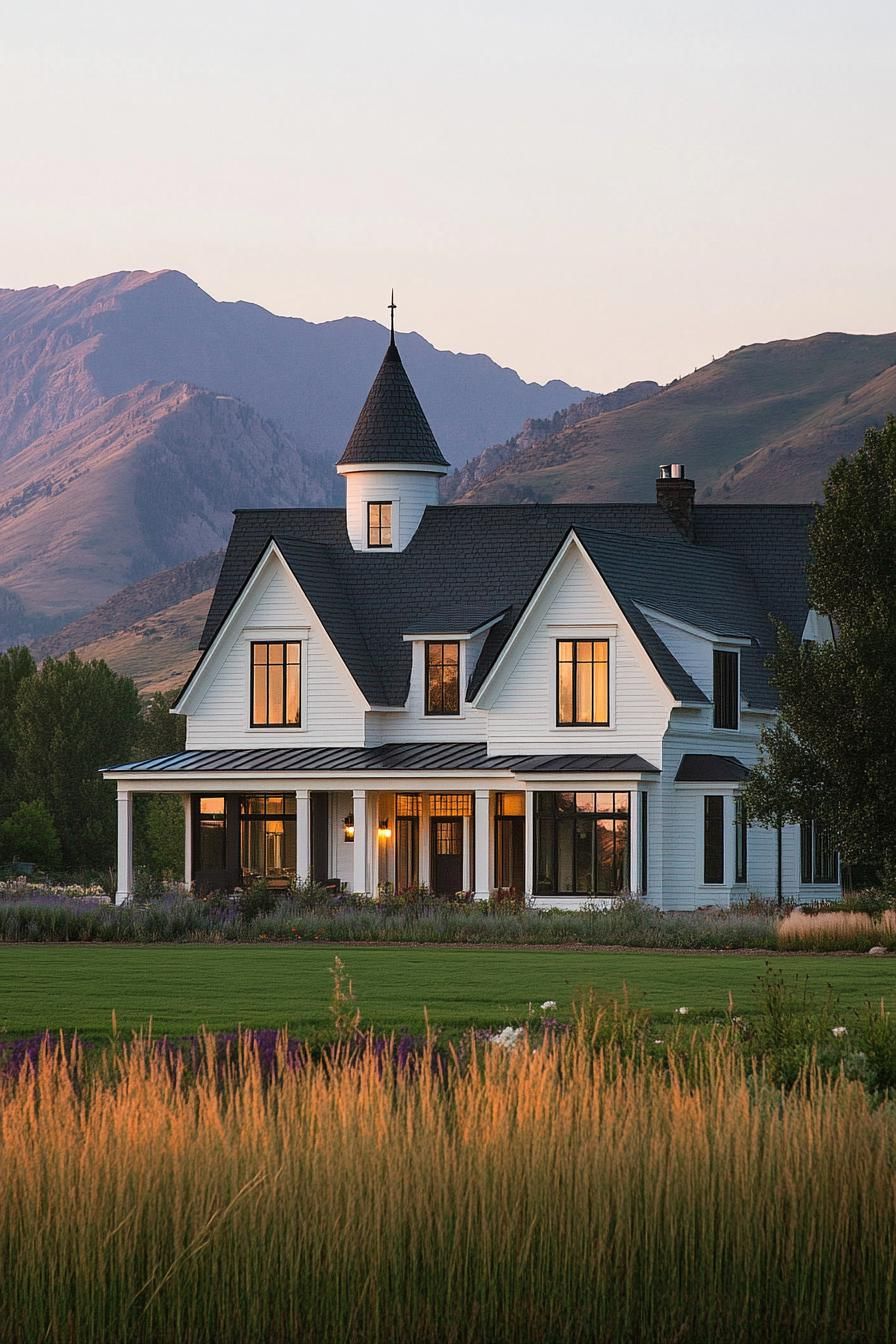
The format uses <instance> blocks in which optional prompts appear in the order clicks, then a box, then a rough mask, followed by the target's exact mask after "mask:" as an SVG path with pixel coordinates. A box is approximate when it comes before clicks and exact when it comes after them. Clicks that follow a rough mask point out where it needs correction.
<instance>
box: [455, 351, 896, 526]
mask: <svg viewBox="0 0 896 1344" xmlns="http://www.w3.org/2000/svg"><path fill="white" fill-rule="evenodd" d="M894 365H896V334H890V335H885V336H849V335H844V334H842V333H838V332H833V333H826V334H824V335H820V336H812V337H808V338H807V339H805V340H798V341H774V342H770V343H768V344H763V345H750V346H742V347H741V348H740V349H739V350H733V351H731V353H730V354H727V355H725V356H724V357H723V358H721V359H717V360H714V361H713V362H712V363H711V364H708V365H706V367H705V368H702V369H697V370H696V371H695V372H694V373H692V374H689V375H688V377H686V378H681V379H678V380H676V381H675V382H674V383H671V384H669V386H668V387H665V388H663V389H662V390H661V391H659V392H658V393H656V394H655V395H650V396H646V397H643V398H639V399H638V400H637V401H635V402H634V403H633V404H629V405H626V406H621V407H618V408H615V409H613V408H601V407H599V408H598V413H597V414H594V415H585V416H584V417H581V416H579V414H578V410H579V408H577V407H573V408H571V411H570V412H567V415H566V421H565V423H564V424H563V425H562V426H561V427H560V428H559V429H558V430H557V431H556V432H552V433H550V434H547V435H536V436H535V437H528V436H526V435H523V436H521V437H520V438H519V441H518V442H516V443H513V441H511V442H512V443H513V447H512V449H511V450H510V451H509V452H508V453H501V452H499V453H498V455H497V456H496V457H494V458H492V459H490V456H489V454H490V453H494V450H488V451H486V452H485V453H483V454H481V455H480V456H479V457H478V458H473V459H471V461H470V462H468V463H467V464H466V465H465V466H464V467H463V468H462V470H461V471H460V472H456V473H454V474H453V475H452V476H450V477H449V478H448V480H447V481H446V483H445V494H446V498H449V499H452V500H454V501H455V502H473V503H486V502H502V501H504V502H523V501H526V500H533V501H545V500H555V501H573V500H589V499H592V500H598V499H600V500H638V499H650V498H651V497H652V494H653V489H654V486H653V482H654V480H655V478H656V474H657V468H658V467H659V465H660V463H663V462H683V463H684V464H685V467H686V469H687V473H688V475H689V476H692V477H693V478H694V479H695V480H696V482H697V490H698V498H700V499H702V500H703V501H712V502H714V503H728V502H732V503H733V502H737V503H768V502H773V503H799V502H806V501H808V500H811V499H817V498H818V497H819V496H820V493H821V485H822V481H823V480H824V477H825V474H826V473H827V470H828V468H829V467H830V465H831V464H832V463H833V462H834V461H835V460H836V459H837V458H838V457H840V456H842V455H843V453H845V452H849V451H850V450H851V449H854V448H856V447H857V446H858V445H859V443H861V440H862V435H863V434H864V431H865V429H866V428H867V427H868V425H871V424H880V423H881V422H882V421H883V419H884V418H885V416H886V414H887V412H889V411H896V367H894ZM588 404H589V403H588V402H585V403H583V406H585V407H586V408H587V406H588Z"/></svg>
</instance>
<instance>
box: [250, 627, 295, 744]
mask: <svg viewBox="0 0 896 1344" xmlns="http://www.w3.org/2000/svg"><path fill="white" fill-rule="evenodd" d="M250 694H251V702H250V703H251V706H252V717H251V724H252V727H253V728H299V727H301V723H302V645H301V644H300V643H299V641H298V640H294V641H283V642H282V643H281V642H279V641H278V642H276V643H267V642H264V643H260V642H259V643H256V642H254V641H253V644H252V686H251V692H250Z"/></svg>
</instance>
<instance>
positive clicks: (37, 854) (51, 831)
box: [0, 802, 61, 868]
mask: <svg viewBox="0 0 896 1344" xmlns="http://www.w3.org/2000/svg"><path fill="white" fill-rule="evenodd" d="M0 847H2V851H3V857H4V858H6V859H21V860H24V861H25V862H26V863H36V864H37V865H38V866H39V867H41V868H56V867H58V865H59V862H60V859H61V850H60V845H59V836H58V835H57V834H56V827H55V825H54V823H53V818H52V817H51V816H50V812H49V809H48V808H47V807H46V805H45V804H44V803H41V802H34V803H19V806H18V807H17V808H16V810H15V811H14V812H13V813H12V815H11V816H9V817H7V818H6V820H5V821H4V822H3V824H2V825H0Z"/></svg>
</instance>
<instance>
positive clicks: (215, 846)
mask: <svg viewBox="0 0 896 1344" xmlns="http://www.w3.org/2000/svg"><path fill="white" fill-rule="evenodd" d="M198 849H199V854H198V864H197V866H198V867H199V868H200V869H201V870H206V869H212V870H217V869H221V868H225V867H226V866H227V859H226V850H225V841H224V799H223V798H200V799H199V845H198Z"/></svg>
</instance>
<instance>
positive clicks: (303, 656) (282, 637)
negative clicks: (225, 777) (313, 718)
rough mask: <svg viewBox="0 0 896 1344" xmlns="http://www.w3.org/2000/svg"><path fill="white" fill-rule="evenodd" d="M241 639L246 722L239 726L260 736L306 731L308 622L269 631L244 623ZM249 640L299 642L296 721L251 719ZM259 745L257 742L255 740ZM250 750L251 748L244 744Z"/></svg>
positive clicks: (276, 642)
mask: <svg viewBox="0 0 896 1344" xmlns="http://www.w3.org/2000/svg"><path fill="white" fill-rule="evenodd" d="M241 638H242V641H243V643H244V644H245V645H246V683H245V692H246V694H245V706H246V722H245V723H244V725H243V730H244V731H245V732H247V733H252V734H255V733H257V734H258V736H259V739H262V738H263V736H264V735H265V734H266V733H271V732H280V733H307V731H308V657H309V645H310V642H311V628H310V626H307V625H305V626H299V625H287V626H283V628H282V629H280V630H278V631H276V632H274V633H271V631H270V629H269V628H265V629H263V630H261V631H260V632H258V631H256V630H255V629H253V627H252V626H246V628H245V629H244V630H243V632H242V636H241ZM253 644H298V645H299V722H298V723H272V724H264V723H253V722H252V710H253V708H254V706H253V703H252V645H253ZM259 745H260V743H259ZM248 750H250V751H251V750H252V748H251V747H250V748H248Z"/></svg>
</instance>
